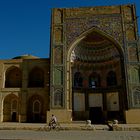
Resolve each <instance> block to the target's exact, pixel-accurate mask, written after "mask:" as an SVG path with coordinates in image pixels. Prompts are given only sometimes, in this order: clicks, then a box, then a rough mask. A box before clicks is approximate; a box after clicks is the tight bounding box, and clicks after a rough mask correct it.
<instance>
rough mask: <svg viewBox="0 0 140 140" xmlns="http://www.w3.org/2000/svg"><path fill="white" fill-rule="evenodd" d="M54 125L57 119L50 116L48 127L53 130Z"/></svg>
mask: <svg viewBox="0 0 140 140" xmlns="http://www.w3.org/2000/svg"><path fill="white" fill-rule="evenodd" d="M56 125H57V118H56V116H54V115H53V114H52V117H51V120H50V121H49V126H50V127H51V128H53V129H54V128H55V127H56Z"/></svg>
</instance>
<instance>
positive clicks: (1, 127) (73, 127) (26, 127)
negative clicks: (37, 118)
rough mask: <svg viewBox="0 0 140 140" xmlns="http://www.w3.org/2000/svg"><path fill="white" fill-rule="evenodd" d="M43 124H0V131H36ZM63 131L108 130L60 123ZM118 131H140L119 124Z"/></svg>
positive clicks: (135, 125)
mask: <svg viewBox="0 0 140 140" xmlns="http://www.w3.org/2000/svg"><path fill="white" fill-rule="evenodd" d="M44 125H45V123H13V122H4V123H0V130H38V129H39V128H43V127H44ZM61 128H62V129H63V130H108V126H107V125H92V127H86V125H85V122H72V123H61ZM118 131H140V124H119V129H118Z"/></svg>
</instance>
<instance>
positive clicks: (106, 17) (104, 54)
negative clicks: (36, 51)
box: [0, 4, 140, 124]
mask: <svg viewBox="0 0 140 140" xmlns="http://www.w3.org/2000/svg"><path fill="white" fill-rule="evenodd" d="M51 16H52V17H51V33H50V38H51V39H50V58H46V59H43V58H38V57H35V56H32V55H23V56H18V57H15V58H13V59H9V60H0V122H48V121H49V119H50V116H51V114H54V115H55V116H56V117H57V119H58V121H59V122H71V121H75V120H76V121H81V120H82V121H84V120H89V119H90V120H91V121H92V123H95V124H100V123H105V122H106V121H109V120H113V119H117V120H119V122H121V123H140V117H139V116H140V54H139V52H140V42H139V35H138V25H137V18H138V17H137V16H136V9H135V5H134V4H126V5H118V6H99V7H81V8H54V9H52V13H51Z"/></svg>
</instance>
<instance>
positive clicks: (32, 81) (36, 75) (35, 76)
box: [28, 67, 44, 87]
mask: <svg viewBox="0 0 140 140" xmlns="http://www.w3.org/2000/svg"><path fill="white" fill-rule="evenodd" d="M28 87H44V70H43V69H42V68H40V67H34V68H32V69H31V71H30V72H29V80H28Z"/></svg>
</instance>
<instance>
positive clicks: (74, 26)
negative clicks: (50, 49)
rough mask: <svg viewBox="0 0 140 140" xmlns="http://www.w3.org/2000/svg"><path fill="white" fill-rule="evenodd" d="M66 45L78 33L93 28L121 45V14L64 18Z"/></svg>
mask: <svg viewBox="0 0 140 140" xmlns="http://www.w3.org/2000/svg"><path fill="white" fill-rule="evenodd" d="M65 22H66V40H67V45H69V44H70V43H71V42H73V41H74V40H75V39H76V38H77V37H78V36H79V35H81V34H82V33H84V32H85V31H88V30H89V29H91V28H95V29H97V30H99V31H103V32H104V33H106V34H108V35H110V36H111V37H112V38H114V39H115V40H116V41H117V42H119V43H120V44H121V45H122V44H123V33H122V22H121V15H120V14H118V15H98V16H97V15H95V16H89V17H81V18H66V20H65Z"/></svg>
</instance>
